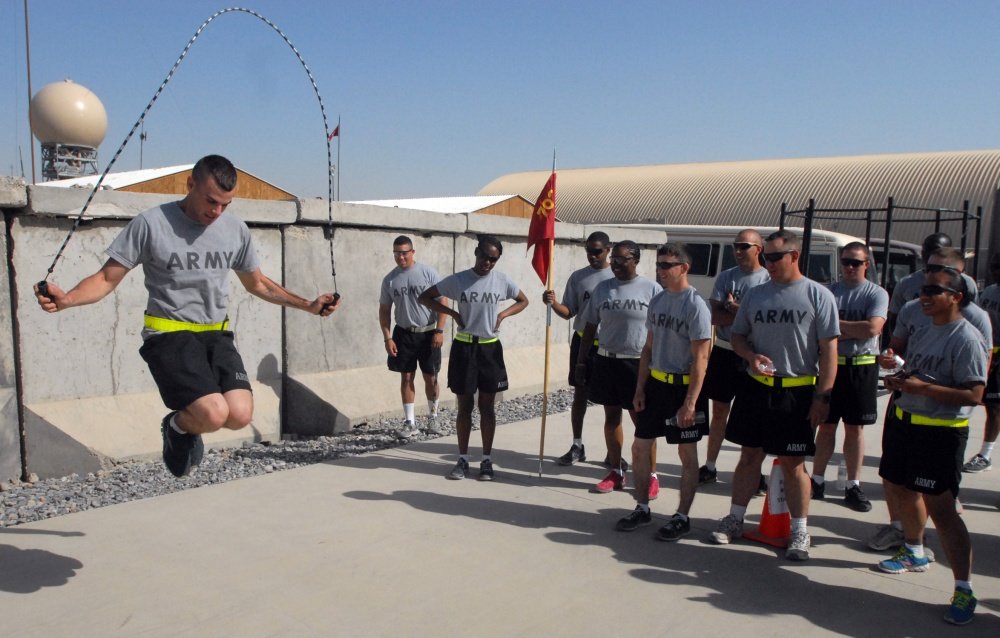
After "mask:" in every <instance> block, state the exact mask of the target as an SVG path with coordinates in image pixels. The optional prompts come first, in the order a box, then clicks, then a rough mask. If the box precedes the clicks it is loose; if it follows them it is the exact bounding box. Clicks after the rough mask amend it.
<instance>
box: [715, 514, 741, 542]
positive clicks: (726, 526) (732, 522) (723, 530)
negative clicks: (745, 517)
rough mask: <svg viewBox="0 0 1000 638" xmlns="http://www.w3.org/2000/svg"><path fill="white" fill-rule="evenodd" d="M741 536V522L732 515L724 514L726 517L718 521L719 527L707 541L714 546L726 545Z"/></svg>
mask: <svg viewBox="0 0 1000 638" xmlns="http://www.w3.org/2000/svg"><path fill="white" fill-rule="evenodd" d="M742 534H743V521H741V520H739V519H738V518H736V517H735V516H733V515H732V514H726V516H725V517H724V518H723V519H722V520H721V521H719V527H718V528H716V530H715V531H714V532H712V535H711V536H710V537H709V540H710V541H712V542H713V543H715V544H716V545H728V544H729V543H732V542H733V539H734V538H739V537H740V536H741V535H742Z"/></svg>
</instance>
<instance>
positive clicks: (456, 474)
mask: <svg viewBox="0 0 1000 638" xmlns="http://www.w3.org/2000/svg"><path fill="white" fill-rule="evenodd" d="M468 476H469V462H468V461H466V460H465V459H458V463H456V464H455V467H454V468H452V470H451V472H449V473H448V475H447V477H446V478H450V479H451V480H453V481H461V480H462V479H464V478H467V477H468Z"/></svg>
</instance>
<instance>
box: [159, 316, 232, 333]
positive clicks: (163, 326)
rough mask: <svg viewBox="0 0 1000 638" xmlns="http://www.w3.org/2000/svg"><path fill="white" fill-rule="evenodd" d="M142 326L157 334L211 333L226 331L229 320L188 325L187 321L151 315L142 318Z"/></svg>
mask: <svg viewBox="0 0 1000 638" xmlns="http://www.w3.org/2000/svg"><path fill="white" fill-rule="evenodd" d="M142 322H143V325H144V326H146V327H147V328H149V329H150V330H156V331H157V332H180V331H182V330H188V331H190V332H212V331H216V330H228V329H229V319H226V320H225V321H220V322H219V323H188V322H187V321H176V320H174V319H164V318H163V317H154V316H152V315H144V316H143V320H142Z"/></svg>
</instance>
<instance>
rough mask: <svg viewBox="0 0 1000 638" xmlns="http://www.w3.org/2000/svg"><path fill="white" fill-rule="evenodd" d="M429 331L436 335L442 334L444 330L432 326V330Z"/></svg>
mask: <svg viewBox="0 0 1000 638" xmlns="http://www.w3.org/2000/svg"><path fill="white" fill-rule="evenodd" d="M431 332H433V333H434V334H436V335H442V334H444V330H442V329H441V328H434V329H433V330H431Z"/></svg>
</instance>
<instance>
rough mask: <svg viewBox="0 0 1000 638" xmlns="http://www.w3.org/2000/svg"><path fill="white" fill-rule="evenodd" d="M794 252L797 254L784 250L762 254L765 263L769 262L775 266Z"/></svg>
mask: <svg viewBox="0 0 1000 638" xmlns="http://www.w3.org/2000/svg"><path fill="white" fill-rule="evenodd" d="M794 252H795V251H794V250H782V251H781V252H777V253H762V254H761V256H762V257H763V258H764V261H769V262H771V263H772V264H773V263H776V262H779V261H781V260H782V259H784V258H785V255H787V254H789V253H794Z"/></svg>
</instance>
